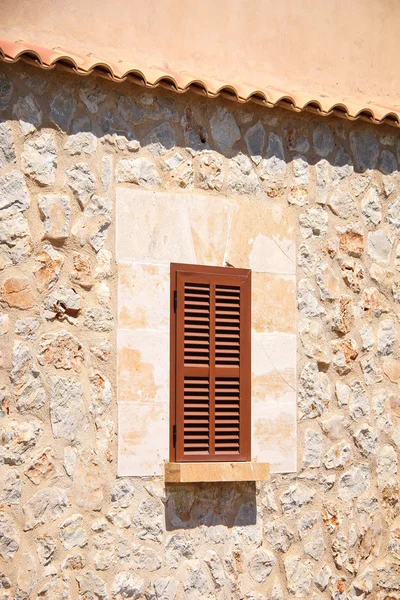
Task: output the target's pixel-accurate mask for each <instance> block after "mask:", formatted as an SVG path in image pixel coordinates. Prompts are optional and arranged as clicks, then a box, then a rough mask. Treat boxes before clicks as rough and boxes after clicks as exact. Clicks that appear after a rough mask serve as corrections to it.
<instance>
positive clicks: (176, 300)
mask: <svg viewBox="0 0 400 600" xmlns="http://www.w3.org/2000/svg"><path fill="white" fill-rule="evenodd" d="M177 306H178V294H177V292H176V290H174V313H176V307H177Z"/></svg>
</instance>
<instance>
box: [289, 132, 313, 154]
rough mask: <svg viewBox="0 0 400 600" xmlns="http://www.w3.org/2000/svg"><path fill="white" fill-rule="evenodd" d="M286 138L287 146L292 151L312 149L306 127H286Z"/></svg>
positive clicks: (304, 151)
mask: <svg viewBox="0 0 400 600" xmlns="http://www.w3.org/2000/svg"><path fill="white" fill-rule="evenodd" d="M284 133H285V140H286V146H287V148H288V149H289V150H291V151H292V152H303V153H306V152H308V151H309V149H310V142H309V141H308V131H307V129H306V128H305V127H301V128H298V129H296V128H294V127H290V128H289V129H285V131H284Z"/></svg>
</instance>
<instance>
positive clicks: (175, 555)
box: [165, 531, 195, 569]
mask: <svg viewBox="0 0 400 600" xmlns="http://www.w3.org/2000/svg"><path fill="white" fill-rule="evenodd" d="M194 550H195V549H194V547H193V545H192V543H191V540H190V538H189V537H188V535H187V534H186V533H185V532H184V531H183V532H182V533H180V532H179V533H173V534H172V535H170V536H169V537H168V538H167V541H166V544H165V562H166V565H167V567H169V568H170V569H177V568H178V565H179V564H180V562H181V559H183V558H193V556H194Z"/></svg>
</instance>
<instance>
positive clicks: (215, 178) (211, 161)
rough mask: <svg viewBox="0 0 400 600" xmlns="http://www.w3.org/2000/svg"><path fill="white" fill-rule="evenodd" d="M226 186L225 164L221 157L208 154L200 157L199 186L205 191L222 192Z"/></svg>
mask: <svg viewBox="0 0 400 600" xmlns="http://www.w3.org/2000/svg"><path fill="white" fill-rule="evenodd" d="M223 185H224V163H223V160H222V158H221V157H220V156H218V155H216V154H212V153H211V152H206V153H205V154H204V155H202V156H201V157H200V170H199V186H200V187H201V188H202V189H204V190H216V191H218V192H219V191H221V189H222V186H223Z"/></svg>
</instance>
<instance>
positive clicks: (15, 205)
mask: <svg viewBox="0 0 400 600" xmlns="http://www.w3.org/2000/svg"><path fill="white" fill-rule="evenodd" d="M29 206H30V198H29V193H28V189H27V187H26V183H25V179H24V176H23V175H22V173H20V172H19V171H16V170H14V171H10V172H9V173H6V174H5V175H3V176H2V177H0V211H1V212H0V218H5V217H9V216H10V215H15V214H16V213H17V212H19V211H23V210H26V209H27V208H29Z"/></svg>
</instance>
